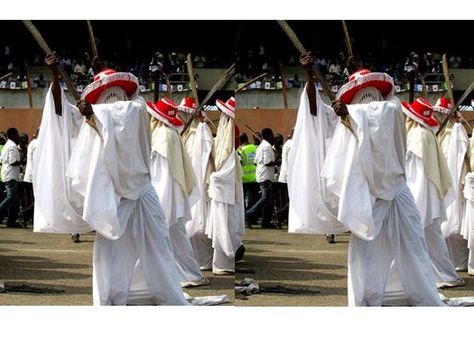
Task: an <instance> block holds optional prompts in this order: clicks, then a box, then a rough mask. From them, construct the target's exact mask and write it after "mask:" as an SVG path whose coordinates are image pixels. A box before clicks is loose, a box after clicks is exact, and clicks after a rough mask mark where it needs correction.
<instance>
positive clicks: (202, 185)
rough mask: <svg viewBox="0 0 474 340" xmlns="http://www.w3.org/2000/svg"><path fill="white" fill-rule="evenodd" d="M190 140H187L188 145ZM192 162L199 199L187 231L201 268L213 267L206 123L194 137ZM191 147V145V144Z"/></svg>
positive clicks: (193, 207) (192, 208) (192, 209)
mask: <svg viewBox="0 0 474 340" xmlns="http://www.w3.org/2000/svg"><path fill="white" fill-rule="evenodd" d="M188 143H190V140H189V139H188V140H187V143H186V146H187V147H188V146H189V144H188ZM193 143H194V144H193V145H192V153H191V162H192V165H193V169H194V173H195V175H196V179H197V185H198V190H197V192H198V200H197V202H196V203H195V204H194V205H193V206H192V207H191V219H190V220H189V221H188V222H187V223H186V231H187V233H188V236H189V237H190V239H191V244H192V246H193V250H194V255H195V257H196V261H197V262H198V264H199V266H200V267H201V269H211V267H212V254H213V249H212V243H211V240H210V239H209V238H208V237H207V236H206V234H205V231H206V219H207V215H208V204H209V196H208V194H207V189H208V186H209V183H208V180H209V175H210V171H211V169H210V164H211V161H210V155H211V151H212V133H211V131H210V129H209V127H208V126H207V124H206V123H199V125H198V126H197V128H196V134H195V135H194V138H193ZM189 147H190V146H189Z"/></svg>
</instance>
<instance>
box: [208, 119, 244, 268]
mask: <svg viewBox="0 0 474 340" xmlns="http://www.w3.org/2000/svg"><path fill="white" fill-rule="evenodd" d="M234 129H235V128H234V120H233V119H232V118H231V117H229V116H227V115H226V114H225V113H221V117H220V120H219V127H218V128H217V135H216V138H215V140H214V143H213V149H212V153H211V154H212V158H213V162H214V171H213V172H212V173H211V175H210V178H209V188H208V195H209V212H208V215H207V221H206V231H205V233H206V235H207V236H208V237H209V238H210V239H211V240H212V247H213V248H214V254H213V260H212V271H213V272H214V273H217V274H220V273H225V272H234V271H235V261H234V259H235V252H236V251H237V249H238V248H239V247H240V246H241V245H242V241H241V237H242V236H243V235H244V232H245V219H244V195H243V186H242V166H241V165H240V160H239V157H238V155H237V152H235V145H234V141H235V138H234V137H235V130H234Z"/></svg>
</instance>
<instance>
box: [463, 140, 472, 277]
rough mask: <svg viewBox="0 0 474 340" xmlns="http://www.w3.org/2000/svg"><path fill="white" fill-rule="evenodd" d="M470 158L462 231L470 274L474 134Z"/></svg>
mask: <svg viewBox="0 0 474 340" xmlns="http://www.w3.org/2000/svg"><path fill="white" fill-rule="evenodd" d="M468 158H469V165H470V168H471V172H469V173H467V175H466V177H465V180H464V190H463V194H464V198H465V199H466V208H465V213H464V220H463V223H462V228H461V233H462V236H463V237H464V238H465V239H466V240H467V247H468V249H469V259H468V263H467V272H468V273H469V275H474V136H471V138H470V141H469V148H468Z"/></svg>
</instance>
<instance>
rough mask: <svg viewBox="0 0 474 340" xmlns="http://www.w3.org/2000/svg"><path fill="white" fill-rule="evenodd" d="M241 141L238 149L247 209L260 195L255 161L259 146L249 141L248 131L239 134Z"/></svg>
mask: <svg viewBox="0 0 474 340" xmlns="http://www.w3.org/2000/svg"><path fill="white" fill-rule="evenodd" d="M239 142H240V146H239V148H238V149H237V154H238V155H239V156H240V162H241V164H242V171H243V176H242V184H243V187H244V200H245V209H246V210H247V209H249V208H250V207H251V206H253V205H254V204H255V202H256V201H257V197H258V184H257V180H256V174H255V171H256V169H257V167H256V165H255V163H254V161H255V154H256V152H257V146H256V145H255V144H250V143H249V138H248V136H247V134H246V133H242V134H241V135H240V136H239Z"/></svg>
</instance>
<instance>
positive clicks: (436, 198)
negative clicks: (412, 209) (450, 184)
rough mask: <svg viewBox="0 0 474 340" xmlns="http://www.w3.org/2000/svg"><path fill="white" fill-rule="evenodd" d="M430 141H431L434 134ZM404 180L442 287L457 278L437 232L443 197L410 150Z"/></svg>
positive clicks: (442, 219) (444, 218)
mask: <svg viewBox="0 0 474 340" xmlns="http://www.w3.org/2000/svg"><path fill="white" fill-rule="evenodd" d="M409 137H410V134H409V135H408V138H409ZM432 138H433V139H434V138H435V137H434V135H433V136H432ZM440 161H444V159H442V160H440ZM406 177H407V185H408V187H409V188H410V191H411V192H412V194H413V197H414V198H415V203H416V206H417V208H418V211H419V213H420V216H421V223H422V226H423V228H424V233H425V240H426V244H427V246H428V251H429V255H430V258H431V264H432V265H431V267H432V269H433V273H434V274H435V278H436V282H438V283H439V284H442V283H445V282H451V281H456V280H458V279H459V276H458V274H457V273H456V270H455V268H454V265H453V263H452V262H451V258H450V256H449V251H448V247H447V245H446V241H445V240H444V237H443V234H442V232H441V223H442V222H443V221H445V220H446V209H445V206H444V197H440V195H439V190H438V189H437V188H436V186H435V185H434V183H433V182H431V180H430V179H429V178H428V176H427V174H426V169H425V165H424V164H423V160H422V159H421V158H419V157H418V156H416V155H415V154H414V153H412V152H411V151H410V150H408V151H407V161H406Z"/></svg>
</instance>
